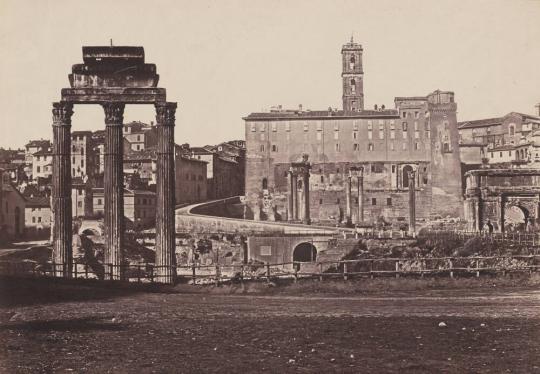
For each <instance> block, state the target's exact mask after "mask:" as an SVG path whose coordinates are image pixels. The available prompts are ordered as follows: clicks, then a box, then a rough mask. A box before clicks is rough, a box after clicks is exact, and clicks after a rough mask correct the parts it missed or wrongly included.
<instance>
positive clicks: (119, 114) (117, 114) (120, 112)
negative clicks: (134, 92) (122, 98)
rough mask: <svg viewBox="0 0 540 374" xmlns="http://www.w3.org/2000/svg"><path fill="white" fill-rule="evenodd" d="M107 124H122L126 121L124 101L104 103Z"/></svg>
mask: <svg viewBox="0 0 540 374" xmlns="http://www.w3.org/2000/svg"><path fill="white" fill-rule="evenodd" d="M101 106H102V107H103V111H104V112H105V124H106V125H122V123H123V122H124V108H125V106H126V104H124V103H103V104H101Z"/></svg>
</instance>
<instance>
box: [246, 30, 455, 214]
mask: <svg viewBox="0 0 540 374" xmlns="http://www.w3.org/2000/svg"><path fill="white" fill-rule="evenodd" d="M362 53H363V49H362V47H361V46H360V45H359V44H357V43H354V42H353V41H352V40H351V42H350V43H347V44H346V45H344V46H343V49H342V63H343V74H342V80H343V109H342V110H333V109H328V110H324V111H305V110H301V109H299V110H282V109H276V110H272V111H270V112H266V113H251V114H249V115H248V116H246V117H245V118H244V120H245V132H246V154H247V162H246V204H247V212H246V218H254V219H256V220H276V221H279V220H281V221H291V222H303V223H311V222H315V223H325V222H326V223H329V222H333V223H335V222H336V221H340V222H344V221H348V222H350V223H360V222H374V221H377V220H380V219H381V218H382V219H384V220H386V221H407V220H408V219H409V216H410V214H411V213H410V207H409V205H410V204H409V199H410V194H409V189H410V187H409V186H413V185H414V188H415V191H414V192H415V194H414V197H415V200H416V209H415V212H416V217H417V218H429V217H432V216H439V215H440V216H447V215H450V216H453V217H458V216H461V215H462V211H463V202H462V197H461V196H462V193H461V176H460V160H459V148H458V132H457V122H456V109H457V105H456V103H455V101H454V93H453V92H448V91H439V90H437V91H434V92H432V93H430V94H428V95H427V96H418V97H396V98H395V100H394V103H395V108H394V109H387V108H384V106H382V107H378V108H377V107H376V108H374V109H373V110H365V109H364V92H363V68H362ZM411 175H413V177H412V178H414V183H409V182H410V181H409V179H410V178H411Z"/></svg>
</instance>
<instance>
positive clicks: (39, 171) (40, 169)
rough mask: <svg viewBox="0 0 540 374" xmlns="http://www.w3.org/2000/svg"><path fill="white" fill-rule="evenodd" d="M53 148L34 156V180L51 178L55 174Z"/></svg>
mask: <svg viewBox="0 0 540 374" xmlns="http://www.w3.org/2000/svg"><path fill="white" fill-rule="evenodd" d="M52 164H53V153H52V147H49V148H43V149H41V150H39V151H37V152H35V153H34V154H33V155H32V180H34V181H37V180H39V179H40V178H45V179H47V178H50V177H51V176H52V172H53V167H52Z"/></svg>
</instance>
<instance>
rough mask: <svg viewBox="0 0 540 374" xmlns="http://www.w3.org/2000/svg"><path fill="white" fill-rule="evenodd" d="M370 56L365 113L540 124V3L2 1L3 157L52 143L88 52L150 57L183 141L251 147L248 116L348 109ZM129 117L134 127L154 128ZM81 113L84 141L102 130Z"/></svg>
mask: <svg viewBox="0 0 540 374" xmlns="http://www.w3.org/2000/svg"><path fill="white" fill-rule="evenodd" d="M351 33H353V34H354V38H355V41H357V42H359V43H361V44H362V45H363V47H364V93H365V102H366V104H365V107H366V108H372V107H373V104H379V105H380V104H385V105H386V106H387V107H393V105H394V104H393V100H394V97H395V96H409V95H411V96H412V95H415V96H423V95H426V94H428V93H429V92H431V91H433V90H435V89H442V90H451V91H454V92H455V93H456V101H457V103H458V119H459V120H469V119H477V118H485V117H494V116H499V115H503V114H506V113H508V112H511V111H519V112H524V113H531V114H532V113H533V111H534V105H535V104H536V103H538V102H540V1H539V0H530V1H520V0H513V1H510V0H508V1H494V0H493V1H479V0H478V1H457V0H455V1H442V0H437V1H431V0H426V1H416V0H410V1H406V0H404V1H380V0H377V1H336V0H333V1H330V0H328V1H317V0H306V1H301V0H296V1H295V0H283V1H278V0H272V1H258V0H242V1H224V0H223V1H217V0H216V1H195V0H194V1H166V0H163V1H149V0H143V1H141V0H115V1H113V0H106V1H101V0H92V1H88V0H85V1H73V0H69V1H68V0H65V1H64V0H32V1H30V0H0V51H1V52H0V74H1V75H0V78H1V80H0V81H1V83H0V103H1V108H2V110H1V111H0V123H1V125H0V126H1V127H0V129H1V131H0V146H4V147H12V148H13V147H22V146H23V145H24V144H25V143H26V142H27V141H28V140H29V139H36V138H50V139H52V127H51V124H52V118H51V117H52V115H51V103H52V102H53V101H58V100H59V99H60V89H61V88H63V87H68V86H69V83H68V79H67V75H68V74H69V73H70V71H71V65H72V64H76V63H82V51H81V47H82V46H83V45H108V44H109V39H110V38H112V39H113V42H114V44H115V45H134V46H143V47H144V48H145V53H146V62H148V63H155V64H157V69H158V74H160V84H159V86H160V87H164V88H166V89H167V97H168V100H169V101H177V102H178V110H177V116H176V118H177V119H176V134H175V138H176V139H175V140H176V142H177V143H184V142H188V143H190V144H192V145H204V144H215V143H218V142H221V141H225V140H230V139H243V138H244V124H243V121H242V117H243V116H245V115H247V114H249V113H250V112H254V111H261V110H268V109H269V108H270V106H273V105H278V104H281V105H283V106H284V107H288V108H296V107H297V106H298V104H303V107H304V108H306V109H313V110H316V109H319V110H324V109H326V108H328V107H329V106H331V107H336V108H341V106H342V104H341V87H342V86H341V77H340V74H341V56H340V50H341V45H342V44H344V43H345V42H347V41H348V40H349V38H350V36H351ZM154 117H155V113H154V109H153V107H152V106H149V105H145V106H127V107H126V112H125V122H127V121H131V120H141V121H145V122H149V121H151V120H154ZM103 121H104V116H103V110H102V109H101V107H99V106H97V105H86V106H83V105H77V106H75V114H74V116H73V127H72V129H73V130H86V129H88V130H97V129H103V128H104V127H105V125H104V122H103Z"/></svg>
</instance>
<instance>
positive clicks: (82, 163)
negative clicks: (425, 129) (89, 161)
mask: <svg viewBox="0 0 540 374" xmlns="http://www.w3.org/2000/svg"><path fill="white" fill-rule="evenodd" d="M81 167H82V168H84V160H81Z"/></svg>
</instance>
